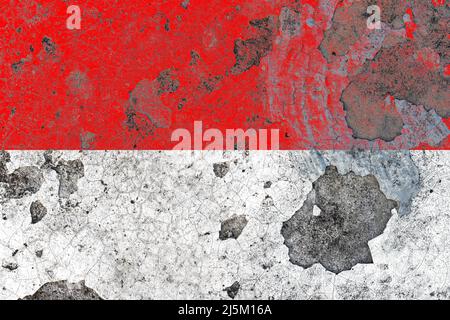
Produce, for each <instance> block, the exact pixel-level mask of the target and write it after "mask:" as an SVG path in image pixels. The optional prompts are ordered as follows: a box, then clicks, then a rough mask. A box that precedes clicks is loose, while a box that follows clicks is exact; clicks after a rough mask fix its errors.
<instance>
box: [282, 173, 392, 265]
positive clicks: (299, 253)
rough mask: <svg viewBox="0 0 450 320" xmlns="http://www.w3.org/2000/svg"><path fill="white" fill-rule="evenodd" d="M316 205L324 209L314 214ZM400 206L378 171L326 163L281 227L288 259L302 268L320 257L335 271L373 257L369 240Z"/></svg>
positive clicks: (314, 262)
mask: <svg viewBox="0 0 450 320" xmlns="http://www.w3.org/2000/svg"><path fill="white" fill-rule="evenodd" d="M314 206H317V207H319V208H320V210H321V213H320V215H315V214H314ZM397 206H398V205H397V203H396V202H395V201H393V200H389V199H387V198H386V196H385V195H384V194H383V193H382V192H381V190H380V186H379V184H378V181H377V180H376V178H375V177H374V176H365V177H361V176H358V175H356V174H354V173H353V172H350V173H347V174H346V175H341V174H339V173H338V170H337V168H336V167H333V166H329V167H327V169H326V170H325V174H324V175H323V176H321V177H320V178H319V179H318V180H317V181H315V182H314V183H313V191H312V192H311V193H310V194H309V195H308V197H307V199H306V201H305V203H304V204H303V206H302V208H301V209H300V210H298V211H297V212H296V213H295V214H294V216H293V217H292V218H291V219H289V220H288V221H286V222H285V223H284V224H283V228H282V229H281V234H282V235H283V237H284V239H285V244H286V246H287V247H288V248H289V256H290V261H291V262H292V263H294V264H296V265H299V266H301V267H304V268H310V267H311V266H313V265H314V264H316V263H320V264H322V265H323V266H324V267H325V268H326V269H327V270H329V271H331V272H334V273H340V272H342V271H345V270H350V269H351V268H352V267H354V266H355V265H356V264H358V263H364V264H366V263H373V260H372V255H371V252H370V248H369V245H368V242H369V241H370V240H372V239H374V238H376V237H377V236H379V235H380V234H382V233H383V231H384V229H385V227H386V225H387V223H388V221H389V219H390V218H391V215H392V213H391V211H392V210H393V209H395V208H397Z"/></svg>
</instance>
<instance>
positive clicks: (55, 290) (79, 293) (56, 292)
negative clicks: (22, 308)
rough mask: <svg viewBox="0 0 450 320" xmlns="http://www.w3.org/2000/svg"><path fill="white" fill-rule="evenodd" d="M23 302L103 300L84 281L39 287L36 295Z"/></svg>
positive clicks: (47, 284) (27, 297) (53, 283)
mask: <svg viewBox="0 0 450 320" xmlns="http://www.w3.org/2000/svg"><path fill="white" fill-rule="evenodd" d="M23 300H103V299H102V298H101V297H100V296H99V295H98V294H97V293H96V292H95V291H94V290H92V289H90V288H88V287H86V285H85V283H84V281H81V282H79V283H68V282H67V281H58V282H49V283H46V284H44V285H43V286H42V287H40V288H39V289H38V290H37V291H36V293H34V294H33V295H30V296H26V297H25V298H23Z"/></svg>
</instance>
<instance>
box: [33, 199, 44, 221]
mask: <svg viewBox="0 0 450 320" xmlns="http://www.w3.org/2000/svg"><path fill="white" fill-rule="evenodd" d="M30 214H31V224H36V223H38V222H40V221H41V220H42V219H43V218H44V217H45V216H46V215H47V208H46V207H44V205H43V204H42V203H41V202H40V201H34V202H33V203H32V204H31V206H30Z"/></svg>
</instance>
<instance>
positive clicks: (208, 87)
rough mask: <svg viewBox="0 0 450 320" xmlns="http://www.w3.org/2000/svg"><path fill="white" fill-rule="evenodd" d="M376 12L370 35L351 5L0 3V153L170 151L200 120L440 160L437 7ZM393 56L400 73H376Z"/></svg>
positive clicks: (289, 139) (303, 142) (300, 141)
mask: <svg viewBox="0 0 450 320" xmlns="http://www.w3.org/2000/svg"><path fill="white" fill-rule="evenodd" d="M363 2H364V1H363ZM366 2H367V1H366ZM372 2H373V1H372ZM379 2H380V3H379V5H380V7H381V9H382V12H385V11H387V10H389V17H388V19H387V20H386V21H383V17H384V16H383V15H382V21H383V23H385V25H386V26H385V27H384V28H383V30H381V31H379V30H378V31H373V30H369V29H368V28H367V27H366V26H365V25H366V20H367V18H368V15H367V14H366V13H365V9H366V8H367V6H365V7H364V6H360V7H358V5H357V4H355V1H338V0H328V1H325V0H308V1H287V0H286V1H281V0H280V1H277V0H274V1H260V0H251V1H199V0H191V1H184V2H183V1H181V0H180V1H161V0H159V1H141V0H135V1H129V0H127V1H110V0H109V1H105V0H97V1H81V0H80V1H72V2H71V3H68V2H66V1H54V0H49V1H32V0H30V1H6V0H2V1H1V10H0V40H1V41H0V46H1V47H0V141H1V146H0V148H1V149H24V150H29V149H75V150H78V149H96V150H103V149H108V150H112V149H126V150H127V149H140V150H144V149H152V150H159V149H172V148H173V147H174V145H175V143H174V142H172V141H171V135H172V132H173V131H174V130H175V129H178V128H186V129H189V130H193V125H194V121H203V126H204V129H205V130H206V129H209V128H217V129H219V130H221V131H223V132H225V130H226V129H233V128H242V129H248V128H255V129H263V128H264V129H279V130H280V144H281V149H344V150H345V149H351V148H367V149H414V148H424V149H435V148H438V149H450V140H449V139H448V134H447V132H446V130H447V126H449V125H450V122H449V120H448V117H449V115H450V106H449V104H448V101H450V100H447V98H448V79H449V73H448V52H446V50H448V49H447V48H448V41H449V36H448V30H447V31H445V30H446V29H442V28H441V29H440V27H439V26H443V25H447V24H446V23H448V20H445V19H448V16H449V15H448V10H449V8H448V2H447V1H437V0H433V1H431V0H430V1H428V0H427V1H422V2H423V3H425V4H422V5H418V6H417V7H414V6H413V5H408V1H404V2H402V1H386V0H383V1H379ZM71 4H76V5H79V6H80V8H81V16H82V23H81V30H68V29H67V28H66V20H67V18H68V17H69V14H67V13H66V10H67V7H68V6H69V5H71ZM388 5H390V6H392V7H389V8H388V7H387V6H388ZM402 6H403V7H402ZM339 8H340V9H339ZM338 9H339V10H338ZM362 9H364V10H363V11H362V12H361V10H362ZM394 9H395V10H394ZM354 12H358V14H354ZM423 12H425V13H423ZM359 13H360V15H359ZM391 13H392V14H391ZM405 14H408V16H410V17H411V21H407V22H404V23H403V22H402V21H403V20H402V19H403V18H404V17H403V15H405ZM430 16H431V18H433V17H435V18H436V17H438V18H441V17H442V19H441V20H440V19H431V18H430ZM430 21H433V23H434V24H436V25H435V26H434V27H433V28H432V30H438V31H433V32H435V33H432V32H431V31H429V30H431V28H430V27H429V25H430ZM352 26H355V27H354V28H353V29H354V30H357V32H356V33H357V36H356V37H355V38H354V39H351V37H352V35H350V33H349V31H348V30H347V29H346V28H350V29H352ZM439 30H441V31H439ZM442 30H444V31H442ZM427 32H428V33H429V34H427ZM353 36H354V33H353ZM439 37H441V38H442V39H443V40H442V41H444V42H445V41H446V42H447V46H446V47H445V49H443V50H441V49H440V48H438V47H433V44H432V43H431V42H430V43H429V42H427V41H426V40H424V39H426V38H433V39H435V38H436V39H437V38H439ZM441 38H439V39H441ZM343 39H347V40H348V41H347V40H343ZM444 45H445V43H444ZM395 46H398V48H400V49H399V50H394V51H396V52H399V54H400V55H401V54H404V56H400V57H403V58H402V59H401V60H405V61H407V62H406V63H405V66H404V67H402V66H401V65H397V64H396V63H395V62H392V61H387V62H385V61H384V60H381V61H380V60H379V59H381V58H382V57H383V54H385V55H386V56H387V53H388V52H389V51H388V50H392V48H396V47H395ZM377 59H378V60H377ZM386 59H387V58H386ZM389 63H390V64H389ZM409 64H410V65H414V66H415V69H414V72H413V69H411V68H409V67H408V65H409ZM386 65H387V66H388V67H389V68H388V67H384V66H386ZM402 68H403V69H402ZM367 70H372V71H371V72H372V73H371V74H375V75H378V77H375V76H373V75H370V74H369V73H367ZM391 71H392V72H393V73H394V74H395V72H398V73H399V74H403V77H409V78H411V77H412V78H413V80H414V74H421V75H422V76H421V77H419V78H417V79H416V80H414V82H412V84H411V85H410V86H412V87H413V88H416V87H417V88H422V89H423V90H422V91H423V92H422V91H420V90H419V89H415V90H414V91H420V92H421V93H420V94H419V93H417V94H415V95H414V97H413V96H411V97H410V96H409V94H410V93H409V91H408V90H406V89H405V88H403V87H399V86H398V85H397V84H395V85H394V84H393V83H394V82H395V83H397V78H396V76H395V75H393V76H386V77H384V76H383V74H386V73H391ZM380 79H381V80H380ZM400 80H401V81H403V82H405V81H406V80H402V79H400ZM383 81H389V83H388V82H386V83H384V82H383ZM351 84H354V85H351ZM383 85H385V86H386V89H385V91H386V92H384V91H382V92H381V91H379V89H376V90H375V89H374V87H375V86H376V87H377V88H379V86H383ZM408 85H409V84H408ZM377 90H378V91H377ZM375 91H376V92H375ZM406 91H408V92H406ZM344 92H345V94H344V95H343V93H344ZM405 92H406V93H405ZM343 96H344V97H345V99H347V100H344V101H345V102H346V103H347V101H348V107H347V106H346V105H345V103H343V100H342V97H343ZM355 97H356V98H355ZM391 97H392V99H391ZM395 99H397V100H395ZM400 100H401V101H406V102H407V103H408V104H411V107H407V106H406V105H402V106H400V105H396V101H400ZM397 103H398V102H397ZM354 104H361V106H362V109H358V110H359V114H358V110H355V109H354V108H355V107H354ZM352 108H353V109H352ZM389 108H391V109H389ZM397 108H399V109H398V110H397ZM361 110H364V114H366V115H367V114H370V115H371V116H365V115H364V114H361ZM349 112H352V113H354V114H350V115H349ZM372 114H373V116H372ZM352 121H353V122H352ZM390 126H393V127H395V126H397V127H398V130H397V131H398V132H397V131H396V130H394V129H392V128H391V127H390ZM383 128H384V129H383ZM366 129H367V130H366ZM391 129H392V130H391ZM383 130H384V131H386V130H388V131H389V130H390V131H389V132H390V133H391V135H392V137H390V135H387V136H389V137H390V138H384V139H383V137H385V136H386V135H383V133H382V132H381V131H383ZM391 131H392V132H391ZM418 133H420V134H418Z"/></svg>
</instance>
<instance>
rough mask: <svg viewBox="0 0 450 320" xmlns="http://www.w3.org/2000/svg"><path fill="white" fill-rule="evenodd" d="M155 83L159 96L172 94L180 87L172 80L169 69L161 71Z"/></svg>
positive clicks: (172, 76)
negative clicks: (156, 83)
mask: <svg viewBox="0 0 450 320" xmlns="http://www.w3.org/2000/svg"><path fill="white" fill-rule="evenodd" d="M157 81H158V83H159V89H158V94H159V95H161V94H163V93H174V92H175V91H177V90H178V87H179V86H180V82H179V81H178V80H177V79H175V78H174V75H173V73H172V70H170V69H168V70H164V71H162V72H161V73H160V74H159V76H158V78H157Z"/></svg>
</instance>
